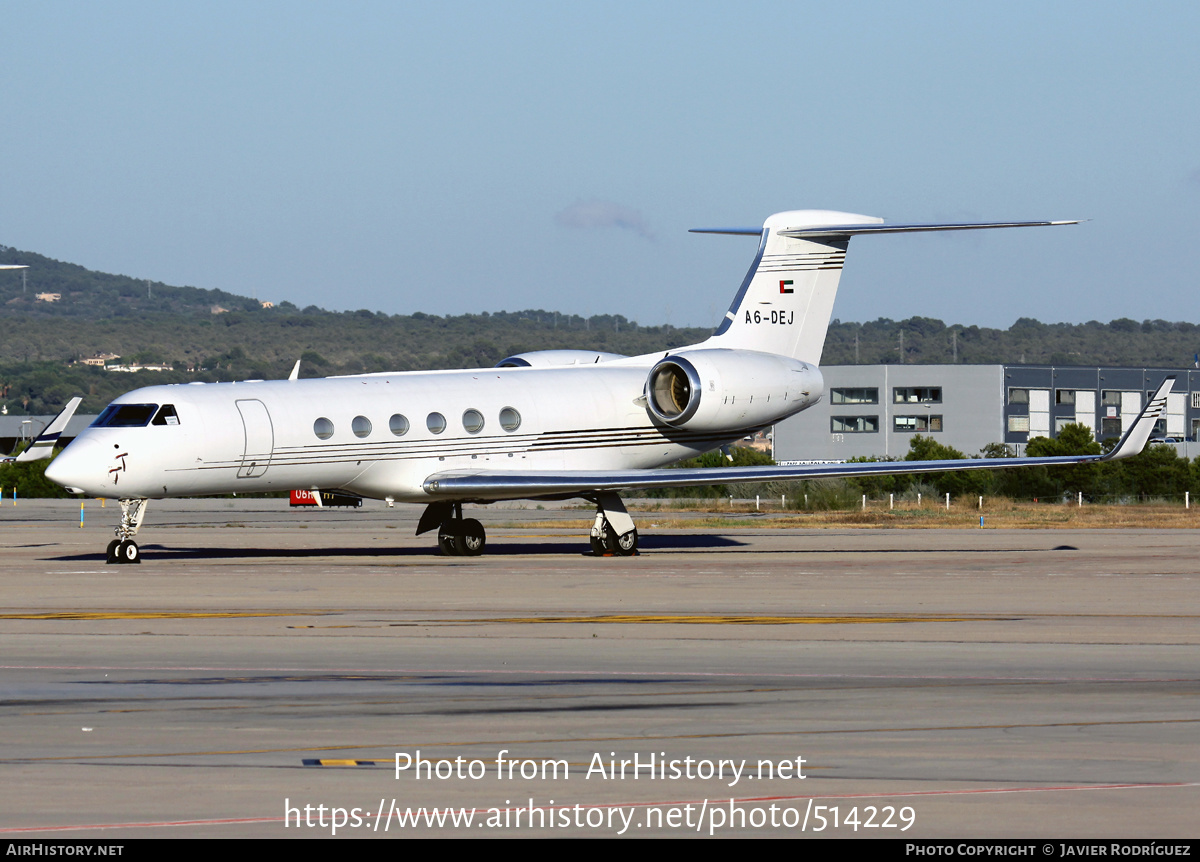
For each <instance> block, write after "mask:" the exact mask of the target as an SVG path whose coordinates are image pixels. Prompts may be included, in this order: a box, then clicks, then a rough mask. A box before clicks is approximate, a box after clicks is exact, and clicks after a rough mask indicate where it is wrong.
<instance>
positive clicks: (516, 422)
mask: <svg viewBox="0 0 1200 862" xmlns="http://www.w3.org/2000/svg"><path fill="white" fill-rule="evenodd" d="M500 427H501V428H503V429H504V430H505V431H516V430H517V429H518V428H520V427H521V414H520V413H518V412H517V411H516V410H514V409H513V408H512V407H505V408H504V409H503V410H501V411H500Z"/></svg>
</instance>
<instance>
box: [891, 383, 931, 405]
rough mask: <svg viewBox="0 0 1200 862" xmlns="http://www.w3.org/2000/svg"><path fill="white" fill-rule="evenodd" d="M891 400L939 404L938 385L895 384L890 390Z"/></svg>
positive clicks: (899, 402)
mask: <svg viewBox="0 0 1200 862" xmlns="http://www.w3.org/2000/svg"><path fill="white" fill-rule="evenodd" d="M892 401H893V402H894V403H896V404H941V403H942V387H940V386H897V387H896V388H894V389H893V390H892Z"/></svg>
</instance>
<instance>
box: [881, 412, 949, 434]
mask: <svg viewBox="0 0 1200 862" xmlns="http://www.w3.org/2000/svg"><path fill="white" fill-rule="evenodd" d="M892 430H893V431H899V432H901V433H904V434H913V433H926V432H929V433H934V432H937V431H941V430H942V417H941V416H893V417H892Z"/></svg>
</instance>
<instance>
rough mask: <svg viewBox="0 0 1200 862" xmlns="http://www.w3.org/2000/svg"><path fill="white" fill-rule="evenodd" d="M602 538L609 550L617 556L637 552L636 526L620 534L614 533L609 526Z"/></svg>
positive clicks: (630, 554) (628, 555) (629, 555)
mask: <svg viewBox="0 0 1200 862" xmlns="http://www.w3.org/2000/svg"><path fill="white" fill-rule="evenodd" d="M604 538H605V544H606V545H607V546H608V548H609V550H611V551H612V552H613V553H614V554H616V555H617V556H618V557H632V556H634V555H635V554H637V548H638V532H637V528H636V527H635V528H634V529H632V530H630V531H629V532H628V533H625V534H624V535H622V536H616V535H614V534H613V532H612V529H611V528H610V529H609V531H608V532H607V533H606V534H605V537H604Z"/></svg>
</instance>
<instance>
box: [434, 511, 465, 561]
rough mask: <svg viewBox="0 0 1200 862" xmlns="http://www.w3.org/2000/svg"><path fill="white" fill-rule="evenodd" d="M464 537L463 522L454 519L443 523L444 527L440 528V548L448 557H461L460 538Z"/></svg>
mask: <svg viewBox="0 0 1200 862" xmlns="http://www.w3.org/2000/svg"><path fill="white" fill-rule="evenodd" d="M461 535H462V521H460V520H459V519H457V518H454V519H452V520H450V521H443V522H442V526H441V527H439V528H438V547H439V548H441V550H442V553H443V554H445V555H446V556H447V557H461V556H462V553H463V552H462V549H461V543H460V542H459V538H460V537H461Z"/></svg>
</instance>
